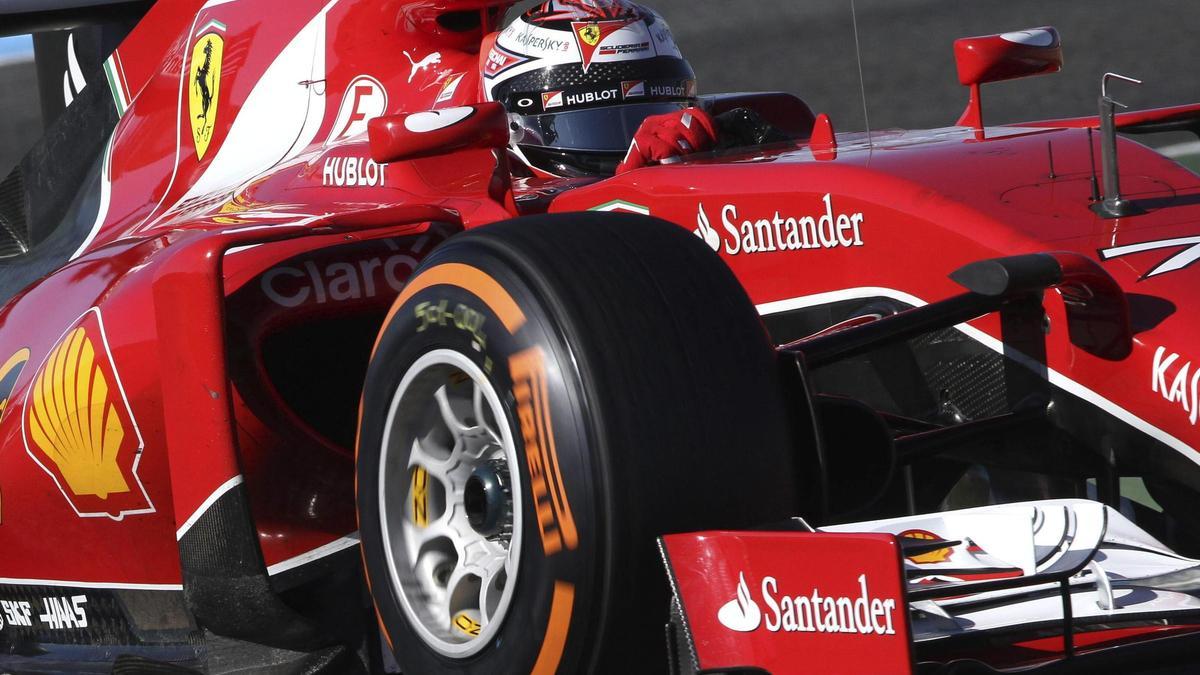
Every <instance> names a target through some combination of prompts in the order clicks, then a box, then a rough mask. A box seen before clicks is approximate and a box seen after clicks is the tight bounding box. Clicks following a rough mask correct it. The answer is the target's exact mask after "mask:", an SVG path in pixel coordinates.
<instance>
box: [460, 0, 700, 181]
mask: <svg viewBox="0 0 1200 675" xmlns="http://www.w3.org/2000/svg"><path fill="white" fill-rule="evenodd" d="M483 87H484V93H485V94H486V96H487V98H488V100H492V101H499V102H500V103H502V104H504V107H505V108H507V109H508V111H509V113H510V117H511V119H512V130H513V135H512V149H513V152H514V153H516V154H517V156H518V157H520V158H521V159H522V160H523V161H524V162H525V163H527V164H529V165H530V166H531V167H534V168H535V169H538V170H541V171H544V172H546V173H550V174H553V175H556V176H582V175H597V174H611V173H612V172H613V170H614V169H615V168H616V166H617V164H618V163H620V162H621V160H622V158H624V156H625V154H626V152H627V151H628V149H629V144H630V141H631V140H632V139H633V135H634V133H635V132H636V131H637V130H638V127H639V126H640V125H641V123H642V120H644V119H645V118H646V117H649V116H651V115H661V114H663V113H666V112H671V111H676V110H679V109H681V108H685V107H687V106H689V105H692V104H693V103H694V97H695V95H696V74H695V73H694V72H693V71H692V67H691V66H690V65H688V62H687V61H686V60H685V59H684V58H683V55H682V54H680V52H679V48H678V47H677V46H676V45H675V40H674V38H672V37H671V29H670V28H669V27H668V26H667V24H666V22H665V21H663V19H662V17H661V16H659V15H658V14H657V13H656V12H654V10H651V9H649V8H647V7H643V6H641V5H638V4H636V3H633V2H629V1H628V0H549V1H548V2H544V3H541V4H539V5H536V6H535V7H533V8H532V9H530V10H529V11H527V12H525V13H524V14H522V15H521V16H520V17H518V18H517V19H516V20H514V21H513V22H512V24H510V25H509V26H508V27H507V28H505V29H504V31H503V32H502V33H500V35H499V37H497V38H496V40H495V44H494V45H493V46H492V48H491V51H490V52H489V53H488V55H487V57H486V58H485V59H484V61H483Z"/></svg>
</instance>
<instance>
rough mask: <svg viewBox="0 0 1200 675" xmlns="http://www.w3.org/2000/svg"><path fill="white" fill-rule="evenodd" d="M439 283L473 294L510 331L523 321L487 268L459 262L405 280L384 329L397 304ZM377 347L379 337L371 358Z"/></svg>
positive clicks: (380, 334)
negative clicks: (405, 282) (484, 269)
mask: <svg viewBox="0 0 1200 675" xmlns="http://www.w3.org/2000/svg"><path fill="white" fill-rule="evenodd" d="M441 285H446V286H458V287H459V288H461V289H463V290H465V291H467V292H469V293H471V294H473V295H475V297H477V298H479V299H480V300H482V301H483V303H484V304H485V305H487V306H488V309H490V310H492V312H493V313H495V315H496V316H497V317H499V318H500V322H501V323H503V324H504V328H505V329H506V330H507V331H508V332H509V333H516V332H517V331H518V330H520V329H521V327H522V326H524V325H525V312H523V311H521V307H520V306H519V305H517V301H516V300H513V297H512V296H511V295H509V293H508V291H507V290H505V289H504V287H503V286H501V285H500V284H499V282H497V281H496V280H495V279H493V278H491V277H490V276H488V274H487V273H486V272H484V271H482V270H480V269H478V268H475V267H472V266H470V265H464V264H462V263H444V264H442V265H437V266H436V267H431V268H429V269H427V270H425V271H424V272H422V273H421V274H420V275H418V276H417V277H416V278H415V279H413V280H412V281H409V282H408V285H406V286H405V287H404V290H403V291H401V292H400V296H399V297H398V298H396V302H394V303H392V308H391V310H389V311H388V315H387V318H386V319H384V321H383V326H384V330H386V329H387V326H389V325H391V323H392V319H394V318H395V317H396V312H398V311H400V308H401V307H402V306H404V304H405V303H407V302H408V301H409V300H411V299H412V298H413V296H415V295H416V294H418V293H420V292H421V291H423V290H425V289H427V288H432V287H433V286H441ZM382 337H383V331H380V333H379V338H380V339H381V338H382ZM378 349H379V339H376V340H375V347H374V348H373V349H372V350H371V357H372V358H374V356H375V351H376V350H378Z"/></svg>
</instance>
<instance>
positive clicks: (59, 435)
mask: <svg viewBox="0 0 1200 675" xmlns="http://www.w3.org/2000/svg"><path fill="white" fill-rule="evenodd" d="M111 386H112V385H111V384H110V383H109V381H108V378H107V377H106V376H105V374H104V372H103V370H102V369H101V368H100V364H99V363H98V362H97V359H96V349H95V346H94V345H93V344H92V340H91V338H89V337H88V335H87V332H86V331H85V330H84V329H83V328H82V327H80V328H76V329H75V330H73V331H71V333H70V334H69V335H68V336H67V337H66V338H65V339H64V340H63V341H62V342H60V343H59V345H58V346H57V347H55V348H54V351H52V352H50V356H49V357H48V358H47V359H46V365H45V366H44V367H43V369H42V372H41V373H39V374H38V378H37V380H36V381H35V382H34V384H33V389H32V391H31V392H30V404H31V405H30V406H29V420H28V422H29V427H28V429H29V435H30V438H31V439H32V440H33V442H34V443H35V444H36V445H37V447H38V449H39V450H41V451H42V453H44V454H45V456H46V457H47V458H49V460H50V461H51V462H53V463H54V464H55V466H57V467H58V470H59V473H60V474H61V475H62V477H63V480H65V481H66V483H67V487H68V489H69V490H70V491H71V492H73V493H74V494H76V495H94V496H96V497H99V498H101V499H107V498H108V496H109V495H111V494H116V493H123V492H129V483H128V482H126V480H125V477H124V476H123V475H122V471H121V467H120V465H119V464H118V462H117V460H118V457H119V455H120V451H121V444H122V442H123V441H124V440H125V425H124V424H123V423H122V421H121V416H120V415H119V414H118V412H117V407H116V405H114V404H113V403H112V402H111V400H110V398H111V396H110V393H111Z"/></svg>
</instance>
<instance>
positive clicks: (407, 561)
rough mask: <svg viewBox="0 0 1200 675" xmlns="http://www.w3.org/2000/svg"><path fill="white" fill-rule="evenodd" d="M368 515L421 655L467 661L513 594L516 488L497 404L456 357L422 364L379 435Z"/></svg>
mask: <svg viewBox="0 0 1200 675" xmlns="http://www.w3.org/2000/svg"><path fill="white" fill-rule="evenodd" d="M382 444H383V446H382V451H381V453H380V458H379V514H380V528H381V532H382V536H383V545H384V553H385V555H386V558H387V565H388V571H389V573H390V576H391V579H390V581H391V584H392V590H393V591H394V593H395V596H396V597H397V598H398V599H399V601H400V605H401V607H402V608H403V610H404V613H405V615H406V616H407V619H408V621H409V623H410V624H411V625H412V626H413V627H414V629H415V630H416V632H417V634H418V635H420V637H421V639H422V640H424V641H425V643H426V644H427V645H429V646H430V647H431V648H433V649H434V650H435V651H437V652H439V653H441V654H443V655H446V656H451V657H457V658H463V657H467V656H471V655H472V654H475V653H476V652H478V651H479V650H481V649H483V647H484V646H485V645H487V644H488V642H489V641H490V640H491V639H492V638H493V637H494V636H495V635H496V633H497V631H499V629H500V627H501V626H502V624H503V622H504V617H505V615H506V614H507V611H508V607H509V604H510V603H511V601H512V596H513V591H514V589H515V588H516V581H517V565H518V562H519V558H520V551H521V529H522V528H521V484H520V472H519V471H518V470H517V467H518V466H519V465H518V463H517V454H516V446H515V444H514V442H513V436H512V431H511V429H510V427H509V424H508V418H507V416H506V415H505V414H504V408H503V407H502V405H501V403H500V397H499V396H498V395H497V393H496V390H495V388H494V387H493V386H492V385H491V383H490V382H489V381H488V379H487V377H486V376H485V375H484V373H483V371H482V370H481V369H480V368H479V367H478V366H477V365H475V363H474V362H472V361H471V360H470V359H468V358H467V357H466V356H464V355H463V354H461V353H459V352H456V351H452V350H448V349H439V350H434V351H431V352H428V353H426V354H425V355H423V356H422V357H421V358H419V359H418V360H417V361H416V363H414V364H413V365H412V366H411V367H410V368H409V369H408V372H406V373H405V374H404V377H403V378H402V379H401V381H400V385H399V387H397V389H396V393H395V395H394V396H393V398H392V402H391V406H390V408H389V411H388V416H387V423H386V425H385V426H384V431H383V440H382Z"/></svg>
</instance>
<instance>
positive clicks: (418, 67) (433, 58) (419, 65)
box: [404, 50, 442, 84]
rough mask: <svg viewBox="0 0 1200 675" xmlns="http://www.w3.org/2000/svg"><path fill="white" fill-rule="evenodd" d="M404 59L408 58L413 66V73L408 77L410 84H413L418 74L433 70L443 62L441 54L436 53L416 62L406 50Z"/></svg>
mask: <svg viewBox="0 0 1200 675" xmlns="http://www.w3.org/2000/svg"><path fill="white" fill-rule="evenodd" d="M404 57H405V58H407V59H408V62H409V63H411V64H412V72H411V73H409V75H408V82H409V84H412V81H413V79H415V78H416V77H417V73H419V72H421V71H422V70H427V69H429V68H432V67H434V66H436V65H438V64H439V63H441V62H442V54H441V52H434V53H432V54H430V55H429V56H426V57H425V58H423V59H421V60H420V61H414V60H413V57H412V55H411V54H409V53H408V50H405V51H404Z"/></svg>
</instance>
